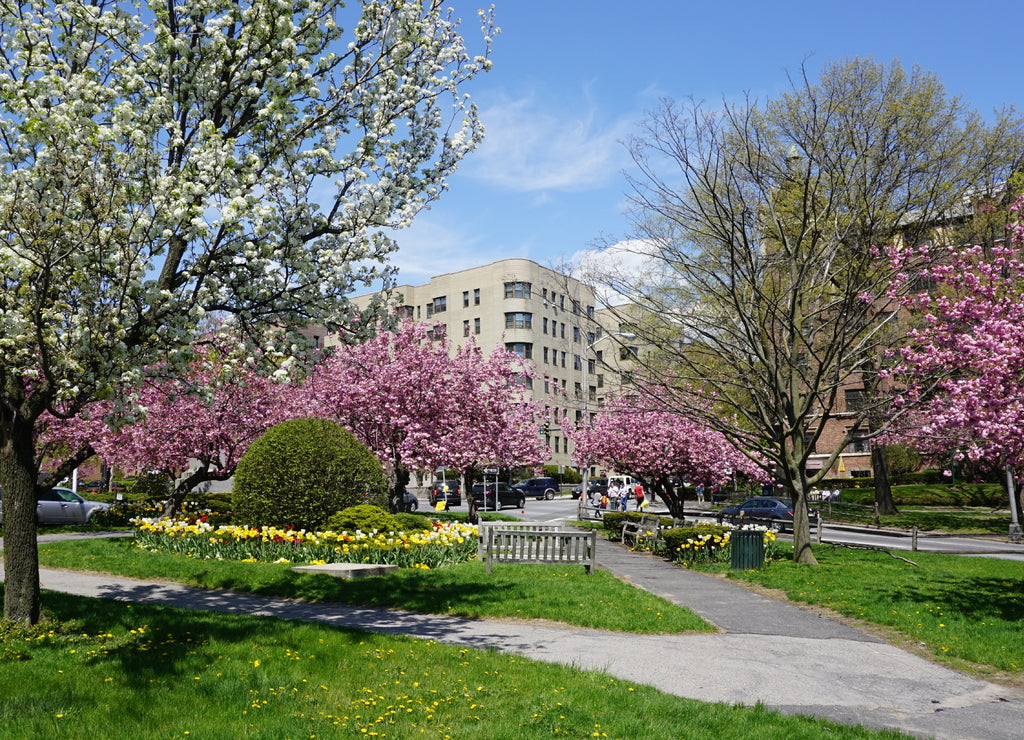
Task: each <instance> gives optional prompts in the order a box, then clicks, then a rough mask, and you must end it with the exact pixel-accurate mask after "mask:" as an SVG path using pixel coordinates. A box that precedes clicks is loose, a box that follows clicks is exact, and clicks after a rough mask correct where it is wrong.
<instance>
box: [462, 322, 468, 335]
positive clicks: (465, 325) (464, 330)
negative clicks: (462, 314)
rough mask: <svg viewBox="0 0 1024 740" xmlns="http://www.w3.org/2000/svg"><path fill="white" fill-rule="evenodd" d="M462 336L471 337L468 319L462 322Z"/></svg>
mask: <svg viewBox="0 0 1024 740" xmlns="http://www.w3.org/2000/svg"><path fill="white" fill-rule="evenodd" d="M462 336H464V337H468V336H469V319H466V320H465V321H463V322H462Z"/></svg>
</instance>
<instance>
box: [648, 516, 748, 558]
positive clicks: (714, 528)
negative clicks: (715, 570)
mask: <svg viewBox="0 0 1024 740" xmlns="http://www.w3.org/2000/svg"><path fill="white" fill-rule="evenodd" d="M732 529H733V528H732V527H727V526H725V525H724V524H694V525H693V526H692V527H680V528H679V529H669V530H666V531H664V532H662V533H661V541H662V542H663V543H664V545H665V552H666V554H667V555H668V557H669V558H670V559H672V560H680V559H683V560H691V559H692V558H681V556H680V548H681V547H682V546H683V545H685V544H686V543H687V541H688V540H692V539H694V538H695V537H701V536H706V537H708V538H709V542H708V543H707V545H706V546H705V550H706V551H707V552H706V556H707V561H708V562H718V561H720V560H721V559H722V558H721V556H722V555H723V554H725V553H727V550H726V548H728V545H725V544H721V543H716V542H715V538H716V537H718V538H722V537H724V536H725V533H726V532H731V531H732Z"/></svg>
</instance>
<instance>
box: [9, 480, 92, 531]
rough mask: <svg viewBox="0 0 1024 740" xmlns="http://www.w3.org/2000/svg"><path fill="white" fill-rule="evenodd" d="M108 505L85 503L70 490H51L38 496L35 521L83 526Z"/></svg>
mask: <svg viewBox="0 0 1024 740" xmlns="http://www.w3.org/2000/svg"><path fill="white" fill-rule="evenodd" d="M109 508H110V504H104V503H102V502H100V501H86V500H85V499H84V498H82V497H81V496H79V495H78V494H77V493H75V492H74V491H72V490H71V489H70V488H51V489H50V490H49V491H46V492H44V493H41V494H39V497H38V499H37V503H36V519H37V520H38V521H39V523H40V524H85V523H86V522H88V521H89V520H90V519H92V516H93V514H95V513H96V512H97V511H106V510H107V509H109ZM0 521H3V498H2V492H0Z"/></svg>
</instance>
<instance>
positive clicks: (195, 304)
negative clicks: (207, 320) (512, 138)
mask: <svg viewBox="0 0 1024 740" xmlns="http://www.w3.org/2000/svg"><path fill="white" fill-rule="evenodd" d="M348 5H351V6H353V7H347V5H346V3H344V2H341V0H323V1H320V2H315V1H313V0H289V1H288V2H283V1H282V0H250V1H248V2H238V1H235V0H188V2H185V1H184V0H167V1H166V2H145V1H143V2H141V3H139V2H115V1H114V0H90V1H88V2H85V1H81V2H26V3H8V2H5V3H0V41H2V47H0V158H2V167H3V173H2V177H0V485H2V487H3V518H4V522H3V527H4V567H5V577H6V587H5V588H6V590H5V603H4V616H5V617H6V618H8V619H11V620H16V621H24V622H34V621H37V620H38V619H39V610H40V603H39V568H38V558H37V551H36V539H35V537H36V523H35V508H36V500H35V495H36V490H37V487H38V486H39V485H40V484H39V482H38V481H39V461H38V459H37V451H36V447H35V442H34V433H35V431H36V422H37V420H38V419H39V418H40V416H41V415H42V414H44V412H49V413H50V414H52V415H54V416H57V417H65V418H67V417H71V416H74V415H75V414H76V413H78V411H79V410H80V409H81V408H82V407H83V406H84V405H86V404H88V403H89V402H91V401H94V400H97V399H103V398H111V397H115V398H116V397H119V396H124V395H125V392H124V390H123V389H124V388H126V387H127V388H130V387H131V383H132V381H133V380H134V379H136V378H137V377H138V376H139V375H140V373H141V369H142V368H144V367H146V366H150V365H152V364H154V363H157V362H159V363H166V366H169V367H172V368H173V367H175V366H176V365H177V366H184V364H185V363H186V362H187V360H188V359H189V355H190V345H191V338H192V337H193V336H194V335H195V330H196V327H197V326H198V324H199V323H200V322H201V321H202V320H203V318H204V317H205V316H209V315H211V314H220V315H228V316H230V317H231V318H232V323H233V325H235V326H238V327H241V328H242V329H243V331H245V332H246V335H247V336H248V337H249V338H250V339H251V341H254V342H255V341H260V331H259V328H260V327H268V326H272V327H275V329H276V330H278V336H279V338H280V336H281V331H284V332H285V333H284V336H285V338H286V339H287V338H288V337H289V334H288V330H289V329H290V328H295V327H298V326H300V325H304V324H309V323H318V324H329V325H331V326H332V328H333V327H334V326H335V325H336V326H337V327H340V328H341V330H342V331H345V330H348V331H352V332H359V331H360V327H361V326H362V325H363V324H364V323H365V322H367V321H369V320H371V319H373V318H375V317H374V316H373V315H372V314H373V311H368V312H367V311H364V312H362V315H358V314H357V313H356V312H355V311H354V310H353V307H352V306H351V305H350V304H349V302H348V301H347V300H346V296H347V295H348V294H350V293H351V291H352V289H353V287H354V286H356V285H358V284H361V283H369V282H372V281H374V280H378V279H383V280H385V281H387V280H388V279H389V277H390V275H391V269H390V268H389V267H388V265H387V255H388V253H389V252H391V251H392V250H393V249H394V248H395V245H394V243H393V242H392V240H391V239H389V238H388V237H387V236H386V235H385V233H384V232H385V231H387V230H390V229H394V228H399V227H401V226H403V225H406V224H407V223H408V222H409V220H410V219H411V218H412V217H413V216H414V215H415V214H416V213H417V211H419V210H420V209H421V208H423V207H424V206H425V205H426V204H428V203H429V202H430V201H431V200H432V199H434V198H436V197H438V195H439V194H440V193H441V192H442V190H443V189H444V188H445V179H446V177H447V176H448V175H449V174H450V173H451V172H452V171H453V170H454V169H455V167H456V166H457V164H458V163H459V161H460V160H461V158H462V157H463V156H464V155H465V154H466V153H467V152H469V151H470V150H472V149H473V148H474V147H475V146H476V144H477V143H478V142H479V140H480V138H481V136H482V127H481V126H480V124H479V121H478V119H477V115H476V110H475V108H474V107H473V106H472V105H471V104H470V103H469V101H468V100H467V99H466V97H465V95H464V94H463V93H461V92H460V90H459V88H460V87H461V86H462V85H463V83H465V82H466V81H467V80H469V79H471V78H472V77H473V76H475V75H476V74H477V73H478V72H480V71H481V70H484V69H486V68H487V67H488V66H489V59H488V57H489V52H490V41H491V36H492V35H494V34H495V33H496V32H497V29H495V28H494V26H493V23H492V19H491V16H490V14H488V13H484V14H482V15H481V26H482V27H481V32H482V38H481V40H480V42H479V43H480V46H481V48H480V49H479V54H473V53H470V51H469V50H468V48H467V46H466V44H465V43H464V41H463V38H462V36H461V35H460V31H459V20H458V19H457V18H455V17H454V16H453V15H452V13H451V11H448V10H444V9H443V8H442V5H441V3H440V2H435V0H362V2H354V3H349V4H348ZM291 341H292V340H291V339H287V341H286V343H285V344H284V345H280V346H283V347H285V349H286V350H287V347H289V346H290V345H289V343H290V342H291ZM123 405H125V406H128V407H130V404H123ZM74 452H75V451H73V450H72V451H69V454H68V460H66V461H65V463H64V464H63V465H62V466H61V467H60V468H59V469H58V471H57V474H56V476H55V477H56V478H59V477H60V476H61V474H63V473H66V472H68V471H70V470H71V469H72V468H73V467H74V465H75V464H76V462H77V460H76V459H75V454H74ZM51 480H52V478H51Z"/></svg>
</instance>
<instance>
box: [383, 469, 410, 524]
mask: <svg viewBox="0 0 1024 740" xmlns="http://www.w3.org/2000/svg"><path fill="white" fill-rule="evenodd" d="M409 478H410V475H409V470H408V468H406V467H405V466H404V465H398V466H396V467H395V476H394V485H393V486H392V488H391V496H390V497H389V499H388V510H389V511H390V512H391V513H392V514H398V513H399V512H401V511H402V510H403V507H404V505H405V491H406V487H407V486H408V485H409Z"/></svg>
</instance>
